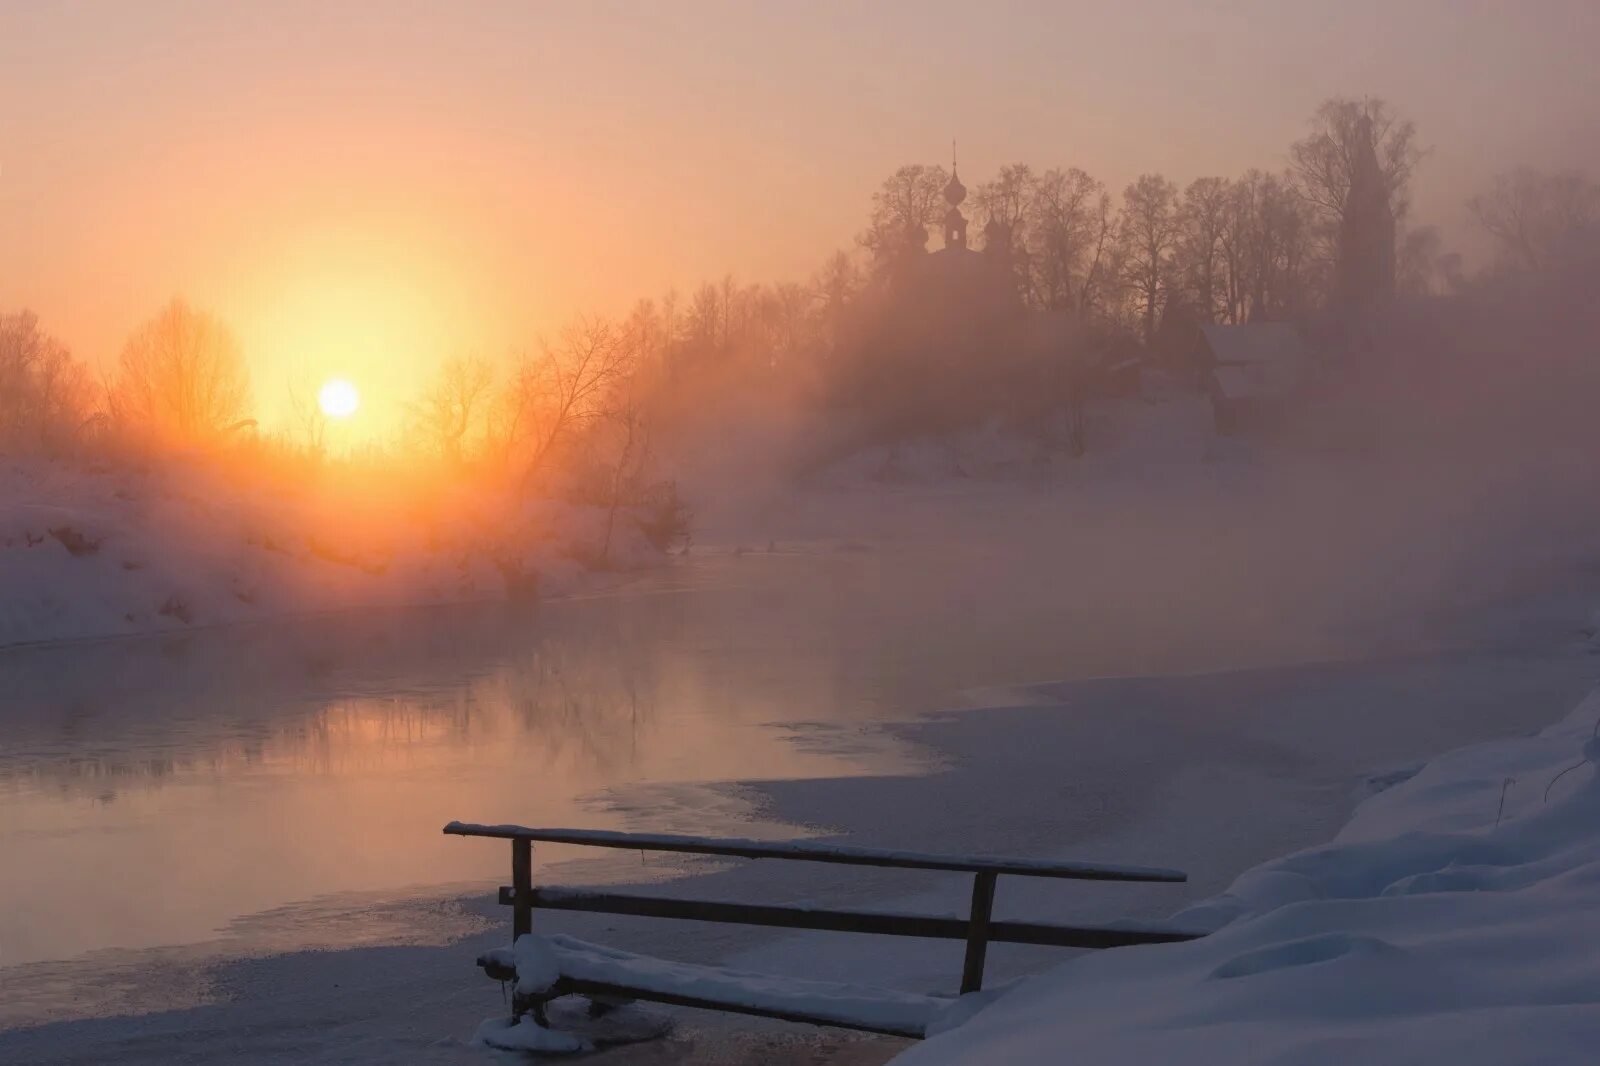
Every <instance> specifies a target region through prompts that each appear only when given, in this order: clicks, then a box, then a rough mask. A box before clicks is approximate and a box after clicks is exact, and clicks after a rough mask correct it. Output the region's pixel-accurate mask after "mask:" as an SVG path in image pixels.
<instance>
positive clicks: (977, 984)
mask: <svg viewBox="0 0 1600 1066" xmlns="http://www.w3.org/2000/svg"><path fill="white" fill-rule="evenodd" d="M996 876H997V875H996V874H994V873H991V872H989V871H984V872H983V873H980V874H977V875H976V876H974V877H973V879H972V916H971V917H970V918H968V920H967V958H966V961H965V962H964V963H962V966H961V994H962V995H963V996H964V995H966V994H967V993H968V992H976V991H978V990H979V989H980V988H982V987H983V959H984V956H985V955H986V954H988V951H989V916H990V914H991V913H993V911H994V882H995V877H996Z"/></svg>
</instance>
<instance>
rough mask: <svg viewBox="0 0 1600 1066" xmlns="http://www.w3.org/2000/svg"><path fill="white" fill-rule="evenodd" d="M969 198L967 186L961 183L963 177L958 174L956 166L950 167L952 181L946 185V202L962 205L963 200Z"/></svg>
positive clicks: (956, 205) (955, 205) (957, 205)
mask: <svg viewBox="0 0 1600 1066" xmlns="http://www.w3.org/2000/svg"><path fill="white" fill-rule="evenodd" d="M966 198H967V187H966V186H965V185H963V184H961V178H960V177H958V176H957V175H956V170H955V167H951V168H950V183H949V184H948V185H946V186H945V187H944V202H945V203H947V204H949V205H950V206H951V207H960V206H961V201H963V200H965V199H966Z"/></svg>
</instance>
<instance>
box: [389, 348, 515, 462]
mask: <svg viewBox="0 0 1600 1066" xmlns="http://www.w3.org/2000/svg"><path fill="white" fill-rule="evenodd" d="M493 390H494V369H493V368H492V367H491V366H490V365H489V364H488V363H487V362H486V361H485V360H483V359H482V358H479V357H478V356H470V355H458V356H452V357H451V358H450V359H447V360H445V362H444V365H442V366H441V367H440V368H439V371H438V373H436V374H435V375H434V378H433V380H432V381H430V382H429V383H428V385H427V386H426V387H425V388H424V389H423V391H422V395H421V397H420V398H419V399H418V400H417V401H416V402H415V403H413V404H411V406H410V410H409V412H408V413H409V416H410V418H409V421H410V430H411V432H412V433H414V434H415V435H417V436H418V437H419V438H420V439H421V440H422V442H423V443H424V445H425V446H426V447H428V448H429V449H430V450H432V451H434V452H436V453H437V454H438V455H439V456H440V457H441V458H443V459H445V460H447V461H449V462H452V463H459V462H461V461H462V460H463V459H465V458H466V456H467V445H468V442H469V441H470V440H472V439H473V438H474V437H475V436H477V435H478V434H479V433H480V432H482V431H485V430H486V429H487V422H488V417H489V403H490V399H491V396H492V395H493Z"/></svg>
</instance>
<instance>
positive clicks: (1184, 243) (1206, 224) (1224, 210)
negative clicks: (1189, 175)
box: [1174, 178, 1233, 322]
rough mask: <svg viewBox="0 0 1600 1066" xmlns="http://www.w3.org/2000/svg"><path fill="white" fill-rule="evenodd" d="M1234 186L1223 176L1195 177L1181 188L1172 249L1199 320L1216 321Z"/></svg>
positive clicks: (1219, 306) (1221, 301)
mask: <svg viewBox="0 0 1600 1066" xmlns="http://www.w3.org/2000/svg"><path fill="white" fill-rule="evenodd" d="M1232 197H1233V187H1232V185H1231V184H1230V183H1229V182H1228V181H1227V179H1225V178H1198V179H1196V180H1195V181H1192V182H1190V183H1189V187H1188V188H1186V189H1184V190H1183V202H1182V203H1181V204H1180V205H1179V207H1178V237H1177V247H1176V250H1175V252H1174V255H1175V259H1176V264H1177V269H1178V272H1179V275H1180V277H1181V279H1182V282H1183V286H1184V290H1185V295H1186V296H1187V298H1188V303H1189V305H1190V307H1191V308H1192V309H1193V310H1194V312H1195V313H1196V315H1198V316H1199V319H1200V321H1202V322H1215V321H1216V320H1217V316H1218V312H1219V311H1220V310H1221V309H1222V306H1221V305H1222V304H1223V300H1222V297H1223V295H1224V293H1223V288H1224V286H1223V273H1224V265H1223V235H1224V233H1225V232H1226V230H1227V228H1228V212H1229V208H1230V206H1231V204H1232Z"/></svg>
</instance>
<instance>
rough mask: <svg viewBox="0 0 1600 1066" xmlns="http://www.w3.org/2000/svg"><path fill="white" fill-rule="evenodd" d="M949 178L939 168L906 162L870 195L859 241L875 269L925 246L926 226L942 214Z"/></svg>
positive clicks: (932, 223)
mask: <svg viewBox="0 0 1600 1066" xmlns="http://www.w3.org/2000/svg"><path fill="white" fill-rule="evenodd" d="M949 180H950V175H949V174H948V173H947V172H946V171H945V169H944V168H943V167H939V166H927V165H924V164H922V163H910V164H907V165H906V166H903V167H901V168H900V169H898V170H896V171H895V172H894V173H893V174H891V175H889V176H888V177H887V178H885V179H884V181H883V184H882V185H881V186H879V188H878V191H877V192H875V193H873V194H872V215H871V217H870V219H869V221H868V223H867V230H866V232H865V233H863V234H862V235H861V237H860V242H861V244H862V245H863V246H864V247H865V248H866V249H867V250H868V251H870V252H871V253H872V258H873V262H874V264H875V265H876V266H878V268H879V269H885V268H887V267H889V265H890V264H892V263H895V262H898V261H899V260H900V259H901V258H902V257H903V256H904V255H905V254H906V253H907V252H908V251H920V250H922V249H923V248H925V247H926V246H927V242H928V227H929V226H932V225H935V224H937V223H938V221H939V220H940V219H941V218H942V217H943V216H944V187H945V183H946V182H948V181H949Z"/></svg>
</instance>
